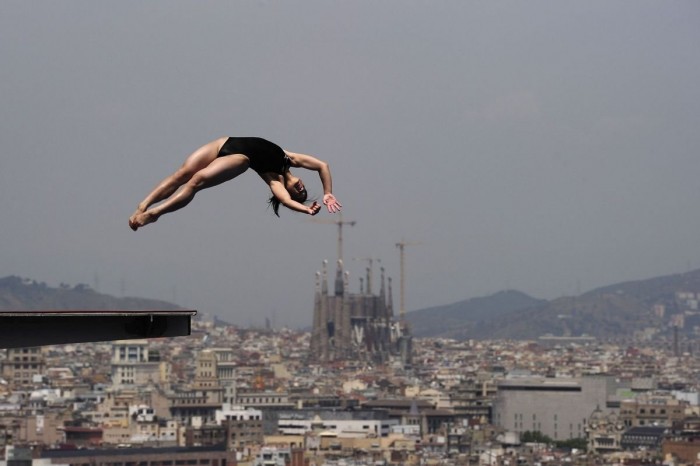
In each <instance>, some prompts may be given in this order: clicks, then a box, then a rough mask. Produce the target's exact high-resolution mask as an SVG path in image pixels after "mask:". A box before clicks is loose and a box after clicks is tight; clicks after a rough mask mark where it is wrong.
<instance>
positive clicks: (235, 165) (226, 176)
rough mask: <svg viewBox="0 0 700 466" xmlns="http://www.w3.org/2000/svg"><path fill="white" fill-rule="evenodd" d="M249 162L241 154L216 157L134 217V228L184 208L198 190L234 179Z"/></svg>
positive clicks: (244, 169)
mask: <svg viewBox="0 0 700 466" xmlns="http://www.w3.org/2000/svg"><path fill="white" fill-rule="evenodd" d="M249 164H250V162H249V160H248V157H246V156H244V155H239V154H232V155H227V156H224V157H219V158H217V159H215V160H214V161H212V162H211V163H210V164H209V165H207V166H206V167H205V168H203V169H202V170H199V171H198V172H196V173H195V174H194V175H192V176H191V177H190V179H189V180H188V181H187V182H186V183H185V184H184V185H182V189H180V190H179V191H178V192H176V193H175V194H174V195H173V196H171V197H170V198H169V199H167V200H166V201H165V202H163V203H162V204H159V205H157V206H155V207H153V208H151V209H148V210H146V211H145V212H141V213H138V214H136V215H135V216H134V219H133V226H134V229H136V228H139V227H142V226H144V225H148V224H149V223H153V222H155V221H156V220H158V218H159V217H160V216H161V215H163V214H167V213H169V212H174V211H176V210H178V209H182V208H183V207H185V206H186V205H187V204H189V203H190V201H192V199H193V198H194V195H195V194H196V193H197V191H200V190H202V189H206V188H211V187H212V186H216V185H219V184H221V183H223V182H225V181H229V180H232V179H233V178H235V177H237V176H238V175H240V174H241V173H243V172H244V171H246V170H247V169H248V165H249Z"/></svg>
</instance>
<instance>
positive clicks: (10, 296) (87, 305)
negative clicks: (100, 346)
mask: <svg viewBox="0 0 700 466" xmlns="http://www.w3.org/2000/svg"><path fill="white" fill-rule="evenodd" d="M41 309H44V310H49V309H52V310H53V309H56V310H63V309H89V310H105V309H114V310H148V309H162V310H170V309H182V308H181V307H180V306H177V305H175V304H172V303H168V302H165V301H159V300H154V299H143V298H115V297H113V296H109V295H106V294H101V293H98V292H96V291H94V290H93V289H92V288H90V287H89V286H87V285H76V286H72V287H71V286H68V285H61V286H60V287H59V288H52V287H50V286H47V285H46V284H45V283H38V282H36V281H33V280H30V279H26V278H21V277H16V276H8V277H4V278H0V310H3V311H9V310H41Z"/></svg>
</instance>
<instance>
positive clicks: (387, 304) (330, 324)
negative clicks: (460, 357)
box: [310, 259, 412, 367]
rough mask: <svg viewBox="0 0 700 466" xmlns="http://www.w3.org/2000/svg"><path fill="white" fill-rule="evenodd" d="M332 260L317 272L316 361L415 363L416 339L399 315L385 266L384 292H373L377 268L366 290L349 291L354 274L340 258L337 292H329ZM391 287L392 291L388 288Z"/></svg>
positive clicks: (363, 285)
mask: <svg viewBox="0 0 700 466" xmlns="http://www.w3.org/2000/svg"><path fill="white" fill-rule="evenodd" d="M327 267H328V262H327V261H323V268H322V271H320V272H316V292H315V296H314V318H313V330H312V334H311V348H310V349H311V359H312V360H314V361H315V362H333V361H358V362H367V363H387V362H390V361H399V362H400V363H402V364H403V365H404V367H408V366H410V364H411V353H412V337H411V335H410V331H409V329H408V326H407V324H406V323H405V322H400V321H396V320H395V319H394V315H393V314H394V312H393V303H392V297H391V296H392V294H391V278H389V279H388V282H389V283H388V287H387V285H386V283H385V282H386V279H385V277H384V268H383V267H382V269H381V279H380V288H379V294H378V295H375V294H373V292H372V269H371V267H369V268H367V277H366V283H365V281H364V280H363V279H362V278H361V279H360V292H359V293H357V294H354V293H350V291H349V284H348V281H349V275H350V274H349V272H348V271H345V270H344V269H343V261H342V259H338V262H337V269H336V274H335V280H334V287H333V294H331V293H330V291H329V286H328V282H329V277H328V272H327ZM387 288H388V289H387Z"/></svg>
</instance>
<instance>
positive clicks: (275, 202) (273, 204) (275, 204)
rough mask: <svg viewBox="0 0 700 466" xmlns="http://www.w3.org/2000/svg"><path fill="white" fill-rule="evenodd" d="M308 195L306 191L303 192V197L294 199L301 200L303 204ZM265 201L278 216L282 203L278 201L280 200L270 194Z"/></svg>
mask: <svg viewBox="0 0 700 466" xmlns="http://www.w3.org/2000/svg"><path fill="white" fill-rule="evenodd" d="M308 197H309V195H308V193H304V198H303V199H300V198H297V199H294V200H295V201H297V202H301V203H302V204H303V203H304V202H306V200H307V198H308ZM312 200H315V199H312ZM267 203H268V205H269V206H270V207H272V211H273V212H274V213H275V215H277V216H278V217H279V216H280V204H282V203H281V202H280V200H279V199H277V198H276V197H275V196H270V199H268V200H267Z"/></svg>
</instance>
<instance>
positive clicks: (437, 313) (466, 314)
mask: <svg viewBox="0 0 700 466" xmlns="http://www.w3.org/2000/svg"><path fill="white" fill-rule="evenodd" d="M542 303H546V301H543V300H539V299H535V298H533V297H531V296H528V295H526V294H525V293H521V292H519V291H513V290H509V291H500V292H498V293H495V294H493V295H491V296H487V297H480V298H472V299H467V300H464V301H459V302H456V303H453V304H448V305H444V306H436V307H431V308H428V309H421V310H419V311H413V312H409V313H407V314H406V320H408V322H409V323H410V324H411V329H412V332H413V335H414V336H417V337H437V336H439V337H443V338H455V339H461V338H464V337H465V335H467V334H469V333H471V331H472V330H473V329H474V328H475V327H477V326H479V325H481V324H482V323H483V322H488V321H491V320H493V319H495V318H498V317H500V316H503V315H507V314H510V313H512V312H515V311H519V310H523V309H526V308H529V307H534V306H537V305H540V304H542Z"/></svg>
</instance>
